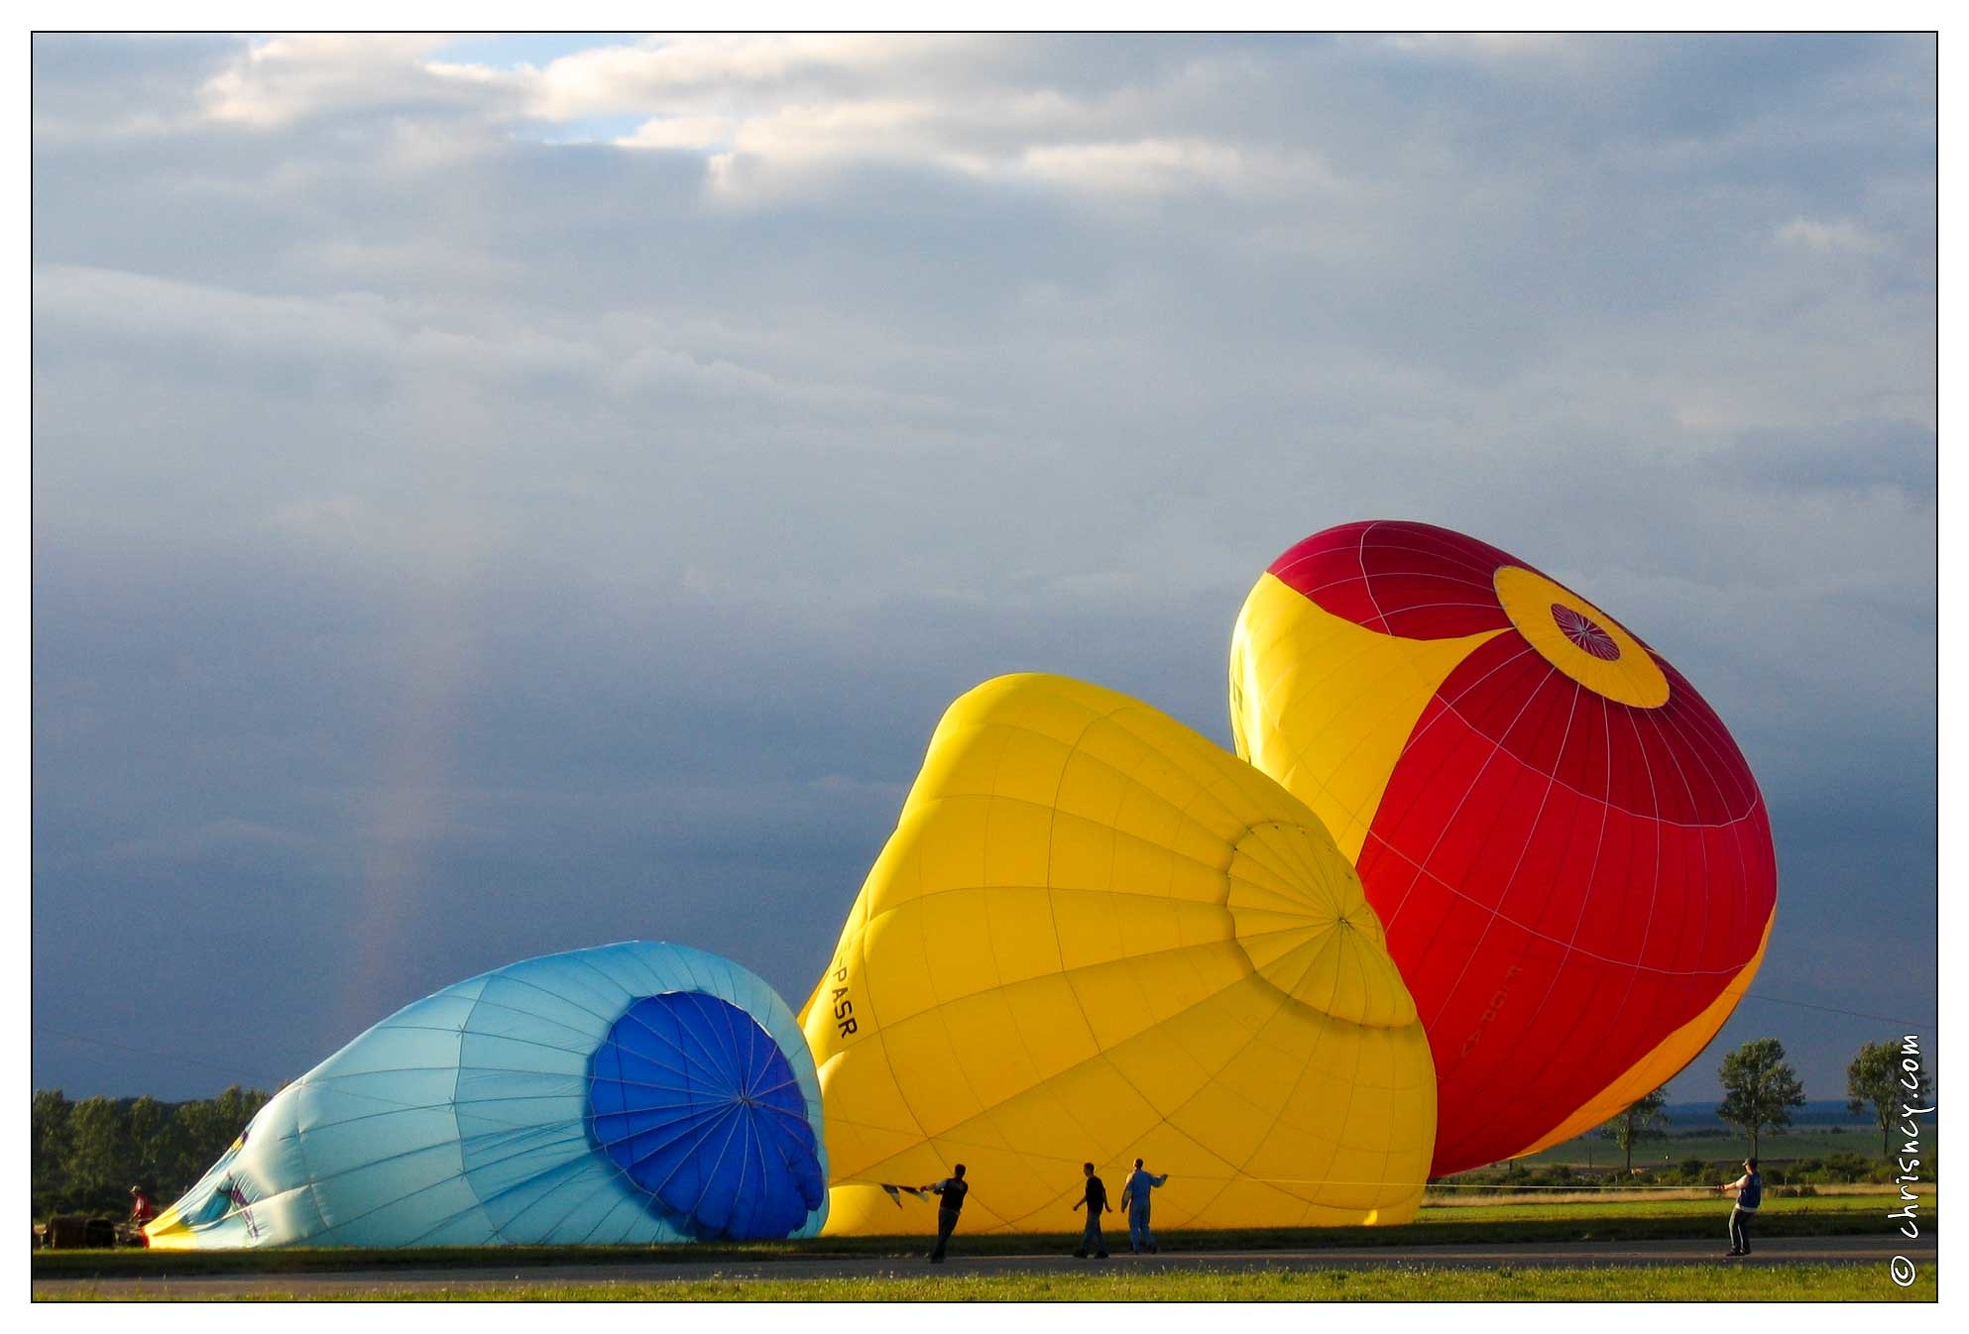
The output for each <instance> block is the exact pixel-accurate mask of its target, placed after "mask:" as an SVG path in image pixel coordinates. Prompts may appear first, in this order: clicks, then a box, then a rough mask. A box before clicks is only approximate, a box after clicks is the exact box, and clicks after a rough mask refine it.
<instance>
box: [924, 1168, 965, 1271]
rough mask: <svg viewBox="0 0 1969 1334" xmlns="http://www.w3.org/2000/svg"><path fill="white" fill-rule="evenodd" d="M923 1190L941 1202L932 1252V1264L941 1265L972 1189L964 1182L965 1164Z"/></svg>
mask: <svg viewBox="0 0 1969 1334" xmlns="http://www.w3.org/2000/svg"><path fill="white" fill-rule="evenodd" d="M923 1189H924V1190H927V1191H929V1192H930V1193H931V1194H933V1195H936V1196H938V1197H939V1198H940V1200H941V1204H940V1205H939V1207H938V1209H937V1248H936V1249H935V1250H934V1251H931V1252H930V1263H931V1264H933V1265H940V1264H942V1263H943V1253H944V1247H946V1246H948V1245H949V1244H950V1234H951V1232H952V1231H953V1230H954V1229H955V1228H956V1227H957V1215H959V1214H961V1213H963V1212H964V1196H965V1195H966V1194H967V1193H968V1192H969V1191H970V1189H971V1188H970V1186H968V1185H966V1184H965V1181H964V1164H962V1163H959V1164H958V1165H957V1166H956V1167H954V1168H952V1169H951V1174H950V1175H949V1176H947V1177H945V1178H944V1179H943V1180H942V1181H939V1182H937V1183H936V1184H935V1185H934V1186H925V1187H923Z"/></svg>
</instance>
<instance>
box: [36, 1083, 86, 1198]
mask: <svg viewBox="0 0 1969 1334" xmlns="http://www.w3.org/2000/svg"><path fill="white" fill-rule="evenodd" d="M74 1106H75V1105H74V1104H73V1103H71V1102H70V1101H69V1100H68V1099H67V1098H66V1097H64V1096H63V1095H62V1091H61V1090H60V1089H36V1090H35V1091H34V1158H33V1169H32V1170H33V1173H34V1178H33V1188H32V1191H31V1194H32V1196H33V1203H34V1212H35V1213H36V1214H48V1213H52V1212H54V1210H55V1208H56V1207H57V1206H58V1204H59V1203H60V1201H61V1197H62V1192H63V1191H64V1190H65V1189H67V1186H68V1157H69V1149H70V1145H71V1143H72V1142H73V1139H74V1133H73V1128H72V1127H71V1126H70V1125H69V1114H70V1113H71V1112H72V1111H73V1110H74Z"/></svg>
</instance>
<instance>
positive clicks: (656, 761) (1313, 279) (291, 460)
mask: <svg viewBox="0 0 1969 1334" xmlns="http://www.w3.org/2000/svg"><path fill="white" fill-rule="evenodd" d="M32 45H33V62H32V103H33V148H32V185H33V201H32V221H33V237H32V251H33V276H32V295H33V353H32V411H33V432H32V445H33V481H32V501H33V526H32V729H33V732H32V760H33V778H32V783H33V803H32V815H31V838H32V845H31V847H32V851H31V858H32V927H31V951H32V963H33V980H32V1002H33V1021H32V1031H33V1038H32V1066H33V1083H34V1086H35V1087H37V1088H48V1087H60V1088H62V1089H64V1090H65V1091H66V1092H67V1093H68V1094H69V1096H71V1097H82V1096H87V1095H92V1094H108V1095H115V1096H131V1095H136V1094H141V1093H149V1094H152V1095H155V1096H158V1097H160V1098H165V1099H167V1100H175V1099H184V1098H194V1097H206V1096H210V1095H212V1094H214V1093H216V1092H218V1091H219V1090H220V1089H222V1088H224V1087H226V1086H227V1085H229V1084H233V1083H242V1084H246V1085H249V1086H256V1087H261V1088H271V1087H273V1086H274V1085H276V1084H277V1083H279V1082H280V1081H282V1080H286V1079H292V1078H295V1077H297V1076H298V1075H300V1074H301V1073H303V1072H304V1071H305V1070H306V1069H308V1068H309V1067H310V1066H312V1065H314V1064H315V1063H316V1062H318V1061H320V1060H321V1059H323V1058H324V1057H326V1056H327V1055H329V1054H330V1053H331V1052H333V1051H334V1050H335V1049H336V1048H338V1047H339V1046H341V1045H342V1044H343V1043H345V1042H347V1041H348V1040H349V1039H351V1038H353V1037H354V1036H355V1035H356V1034H357V1033H359V1032H360V1031H361V1030H363V1029H364V1028H366V1027H367V1026H369V1025H370V1024H372V1023H374V1022H376V1021H377V1020H379V1019H381V1018H383V1017H384V1016H385V1015H387V1014H389V1013H390V1012H392V1011H394V1010H395V1009H397V1008H398V1007H400V1006H402V1005H404V1004H406V1003H408V1002H410V1001H412V1000H415V999H417V998H419V997H421V996H424V995H426V994H428V993H430V992H432V991H435V990H437V989H439V988H441V987H443V986H446V985H448V984H450V983H452V982H455V981H459V980H461V979H463V978H466V977H468V976H471V975H473V974H475V973H478V972H482V971H484V970H486V969H489V968H494V967H497V966H500V965H502V964H505V963H509V962H512V961H514V960H517V959H520V958H525V957H529V956H532V955H537V954H543V953H550V952H555V951H560V950H568V949H577V948H581V947H584V946H590V945H598V944H603V943H606V942H610V941H616V940H623V939H634V938H644V939H667V940H673V941H678V942H681V943H685V944H690V945H694V946H697V947H700V948H704V949H709V950H712V951H714V952H717V953H720V954H724V955H726V956H728V957H731V958H733V959H735V960H737V961H738V962H740V963H742V964H744V965H745V966H747V967H749V968H751V969H753V970H754V971H756V972H758V973H759V974H760V975H762V976H763V977H764V978H765V979H766V980H767V981H768V982H770V983H771V984H772V985H773V986H774V987H775V988H776V989H778V990H779V991H780V993H781V994H782V995H784V996H785V997H786V998H787V999H788V1001H789V1002H790V1003H792V1004H793V1005H794V1006H795V1008H798V1006H799V1005H800V1004H801V1003H802V1001H803V1000H804V999H805V997H806V995H807V993H808V991H809V990H810V989H811V988H812V986H813V983H814V981H815V979H816V978H817V976H818V974H819V971H820V969H821V968H822V967H823V966H824V965H825V963H826V961H827V959H828V958H829V957H830V950H831V947H832V945H833V942H834V939H835V936H836V934H837V933H838V931H839V928H840V925H841V921H842V918H843V917H844V916H845V914H846V912H847V909H848V907H849V905H850V904H851V903H852V901H853V899H854V896H855V893H856V891H857V890H858V888H859V886H860V883H861V880H862V878H863V876H864V875H865V874H866V872H867V870H868V868H869V866H870V864H871V863H872V862H873V860H874V858H875V856H876V854H877V853H878V852H879V850H880V849H881V847H882V845H883V842H884V841H885V839H886V838H887V836H888V834H889V833H890V831H891V830H892V829H893V828H894V824H895V819H896V816H897V813H898V811H899V808H900V806H901V803H902V800H903V797H904V794H905V793H906V792H907V790H908V787H909V784H910V782H911V781H912V779H913V778H914V776H915V773H916V770H917V767H918V765H919V764H920V762H921V759H922V755H923V750H924V747H925V745H926V743H927V742H928V740H929V736H930V733H931V731H932V730H933V729H934V727H935V726H936V723H937V720H938V718H939V716H940V715H941V713H942V711H943V709H944V708H945V707H946V706H947V705H948V704H949V703H950V702H951V701H952V700H953V699H954V698H956V697H957V696H958V695H959V694H961V693H962V692H964V691H965V690H967V689H968V688H970V687H971V686H973V685H976V684H978V683H979V682H982V681H984V680H986V679H989V678H990V677H993V676H997V675H999V674H1002V673H1006V672H1012V671H1049V672H1059V673H1064V674H1066V675H1070V676H1076V677H1081V678H1084V679H1087V680H1091V681H1094V682H1098V683H1100V684H1102V685H1106V686H1109V687H1112V688H1114V689H1117V690H1121V691H1123V692H1125V693H1127V694H1130V695H1133V696H1136V697H1138V698H1140V699H1142V700H1145V701H1147V702H1149V703H1151V704H1153V705H1155V706H1156V707H1158V708H1160V709H1162V710H1164V711H1166V712H1168V713H1170V714H1172V715H1174V716H1175V717H1176V718H1178V719H1180V720H1182V721H1183V722H1185V723H1188V724H1189V725H1191V726H1192V727H1195V728H1196V729H1198V730H1199V731H1201V732H1203V733H1204V734H1205V735H1207V736H1209V737H1211V738H1213V739H1214V740H1216V741H1218V742H1220V743H1221V744H1224V745H1226V746H1228V745H1229V744H1230V728H1229V722H1228V714H1227V704H1226V697H1225V674H1226V660H1227V650H1228V645H1229V639H1230V633H1231V627H1232V624H1233V622H1234V621H1235V619H1236V616H1237V613H1238V609H1239V607H1240V606H1241V604H1242V602H1243V599H1244V596H1245V594H1246V592H1247V591H1249V589H1250V587H1251V586H1252V584H1253V583H1254V582H1255V581H1256V579H1257V578H1258V575H1259V574H1260V573H1261V572H1262V571H1263V570H1264V569H1265V567H1266V566H1267V565H1268V564H1269V563H1270V562H1271V561H1272V560H1273V559H1274V558H1275V557H1276V556H1277V555H1279V554H1280V553H1281V552H1282V551H1284V550H1285V549H1286V548H1287V547H1289V546H1291V545H1292V544H1293V543H1295V542H1297V541H1298V540H1299V539H1300V538H1302V537H1305V536H1307V535H1308V534H1310V533H1313V532H1316V531H1318V530H1320V529H1323V528H1326V527H1329V526H1332V525H1334V524H1339V523H1345V522H1349V521H1352V520H1356V519H1366V518H1406V519H1417V520H1422V521H1425V522H1429V523H1435V524H1440V525H1443V526H1446V527H1449V528H1453V529H1456V530H1458V531H1461V532H1466V533H1469V534H1471V535H1473V536H1476V537H1479V538H1481V539H1483V540H1485V541H1488V542H1491V543H1493V544H1494V545H1497V546H1500V547H1502V548H1503V549H1505V550H1506V551H1509V552H1511V553H1513V554H1514V555H1516V556H1518V557H1520V558H1522V559H1523V560H1524V561H1526V562H1527V563H1529V564H1531V565H1534V566H1537V567H1538V568H1540V569H1542V570H1544V571H1545V572H1546V573H1548V574H1550V575H1552V576H1553V577H1555V578H1557V579H1559V580H1561V581H1563V582H1565V583H1567V584H1569V585H1571V586H1572V587H1574V588H1576V589H1577V590H1579V591H1580V592H1581V593H1582V594H1583V595H1584V596H1586V597H1588V598H1590V599H1592V600H1593V601H1594V602H1596V603H1597V604H1598V605H1600V606H1602V607H1604V608H1606V609H1607V610H1608V611H1609V612H1611V613H1612V614H1614V615H1615V616H1617V617H1618V618H1619V619H1620V620H1621V621H1622V622H1623V623H1624V624H1625V625H1626V626H1627V627H1629V628H1630V629H1631V630H1633V631H1634V632H1635V633H1636V634H1637V635H1639V636H1641V637H1642V638H1644V639H1646V640H1647V641H1648V642H1649V643H1650V644H1651V645H1652V646H1653V647H1654V648H1655V649H1657V650H1658V651H1659V652H1661V653H1662V654H1663V656H1665V657H1666V658H1667V659H1668V660H1669V661H1671V662H1672V663H1674V664H1675V665H1676V667H1677V668H1678V669H1680V670H1681V672H1682V673H1683V674H1684V675H1685V676H1687V677H1688V678H1689V679H1690V680H1691V681H1693V682H1694V683H1695V685H1696V686H1697V687H1698V688H1699V689H1700V690H1701V691H1702V692H1703V694H1704V696H1705V697H1706V698H1707V699H1708V700H1709V702H1710V703H1711V705H1712V706H1714V707H1715V708H1716V710H1717V711H1718V713H1719V714H1720V715H1721V716H1722V717H1723V719H1724V720H1725V721H1726V722H1727V723H1728V724H1729V726H1730V727H1731V729H1732V731H1733V732H1734V734H1735V736H1736V738H1737V740H1738V742H1739V744H1740V745H1741V747H1742V749H1743V751H1744V754H1745V755H1746V757H1747V758H1748V760H1749V761H1750V764H1751V766H1752V768H1753V770H1754V771H1755V773H1756V775H1757V777H1758V780H1759V782H1760V784H1761V786H1762V788H1763V791H1764V794H1765V796H1766V798H1767V800H1768V802H1769V805H1770V810H1771V814H1772V821H1773V826H1774V830H1775V834H1776V839H1777V850H1778V859H1779V866H1780V877H1781V879H1780V892H1779V907H1778V919H1777V926H1776V929H1775V932H1774V935H1773V938H1772V942H1771V946H1770V951H1769V955H1768V958H1767V961H1766V963H1765V965H1764V967H1763V970H1762V972H1761V973H1760V974H1759V975H1758V978H1757V980H1756V983H1755V985H1754V986H1753V988H1752V991H1751V995H1750V996H1749V997H1748V998H1747V999H1746V1000H1745V1002H1744V1003H1743V1004H1742V1005H1741V1006H1740V1007H1739V1008H1738V1010H1737V1012H1736V1014H1735V1016H1734V1017H1733V1018H1732V1019H1731V1020H1730V1022H1729V1023H1728V1024H1727V1025H1726V1026H1725V1027H1724V1029H1723V1031H1722V1033H1721V1034H1720V1035H1719V1037H1718V1039H1717V1040H1716V1042H1715V1043H1713V1044H1712V1045H1711V1047H1710V1049H1709V1050H1708V1051H1706V1052H1705V1053H1704V1054H1703V1055H1702V1056H1701V1057H1699V1058H1697V1060H1696V1061H1695V1062H1694V1064H1693V1065H1692V1066H1691V1067H1690V1068H1689V1069H1688V1070H1687V1071H1686V1072H1685V1073H1684V1074H1683V1075H1681V1076H1680V1077H1678V1078H1677V1080H1676V1081H1675V1082H1674V1083H1673V1085H1671V1090H1670V1092H1671V1097H1672V1098H1673V1099H1675V1100H1701V1099H1708V1098H1713V1097H1715V1096H1717V1087H1716V1079H1715V1068H1716V1065H1717V1063H1718V1062H1719V1061H1720V1059H1721V1055H1722V1053H1723V1052H1724V1051H1725V1050H1727V1049H1728V1048H1729V1047H1732V1046H1735V1045H1736V1044H1737V1043H1739V1042H1741V1041H1743V1040H1745V1039H1747V1038H1751V1037H1761V1036H1776V1037H1779V1038H1780V1039H1781V1040H1782V1041H1783V1042H1784V1044H1785V1046H1786V1049H1787V1051H1788V1052H1789V1053H1790V1055H1791V1057H1792V1058H1793V1061H1794V1064H1795V1065H1796V1066H1797V1068H1798V1070H1799V1073H1800V1074H1801V1076H1802V1077H1803V1079H1804V1081H1805V1085H1806V1090H1807V1093H1808V1094H1809V1095H1810V1096H1812V1097H1815V1098H1834V1097H1842V1096H1843V1095H1844V1070H1845V1065H1846V1062H1847V1061H1848V1060H1849V1059H1850V1058H1851V1056H1852V1054H1853V1052H1854V1050H1856V1049H1857V1047H1858V1046H1859V1045H1860V1044H1861V1043H1862V1042H1865V1041H1869V1040H1876V1039H1879V1038H1883V1037H1886V1036H1888V1035H1890V1034H1899V1033H1902V1032H1905V1031H1918V1032H1920V1033H1921V1034H1922V1035H1923V1037H1924V1040H1930V1041H1931V1040H1932V1037H1933V1026H1934V1024H1935V1022H1936V987H1937V967H1936V963H1937V959H1936V952H1937V937H1936V912H1937V891H1936V885H1937V860H1936V843H1937V832H1938V830H1937V779H1936V769H1937V745H1936V729H1937V712H1936V707H1937V685H1936V682H1937V674H1936V663H1937V629H1936V626H1937V615H1936V611H1937V577H1936V570H1937V522H1936V513H1937V504H1936V501H1937V493H1936V475H1937V456H1936V438H1937V436H1936V395H1937V380H1936V353H1937V343H1936V321H1937V285H1936V284H1937V264H1936V248H1937V230H1936V210H1937V194H1936V188H1937V187H1936V45H1935V41H1934V39H1933V38H1931V37H1926V36H1880V37H1874V36H1838V35H1833V36H1791V37H1767V36H1755V35H1742V36H1684V37H1646V36H1643V37H1635V36H1577V37H1535V36H1524V35H1519V36H1508V37H1489V38H1486V37H1479V36H1465V37H1426V36H1419V35H1410V36H1388V37H1375V36H1365V35H1355V36H1342V37H1319V36H1302V37H1217V38H1208V37H1204V38H1161V37H1101V36H1094V37H960V36H931V37H895V36H848V35H841V36H807V37H779V36H768V35H752V36H732V37H718V36H701V35H700V36H686V37H648V38H636V37H626V36H625V37H592V38H590V37H569V36H552V37H496V36H493V37H484V36H479V37H471V38H462V37H449V38H447V37H434V38H425V37H400V36H399V37H377V36H368V37H362V36H331V37H319V38H310V37H298V36H285V37H277V38H271V39H268V38H245V37H225V36H193V37H115V36H43V37H37V38H35V39H34V41H33V44H32Z"/></svg>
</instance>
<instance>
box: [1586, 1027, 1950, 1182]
mask: <svg viewBox="0 0 1969 1334" xmlns="http://www.w3.org/2000/svg"><path fill="white" fill-rule="evenodd" d="M1716 1077H1717V1079H1718V1080H1719V1081H1720V1082H1721V1084H1722V1086H1723V1101H1722V1102H1721V1103H1719V1104H1718V1105H1717V1108H1716V1117H1717V1119H1718V1120H1720V1121H1722V1122H1723V1123H1724V1124H1726V1125H1731V1126H1735V1127H1736V1128H1737V1129H1738V1130H1740V1131H1742V1132H1743V1134H1744V1138H1745V1141H1746V1143H1747V1145H1748V1148H1749V1152H1748V1153H1746V1154H1745V1155H1744V1156H1745V1157H1747V1158H1755V1157H1756V1156H1757V1142H1758V1139H1759V1138H1760V1137H1761V1135H1762V1134H1763V1132H1764V1131H1766V1130H1782V1129H1783V1128H1784V1127H1786V1126H1788V1125H1790V1124H1791V1109H1792V1108H1794V1107H1803V1106H1804V1105H1805V1086H1804V1085H1803V1084H1802V1083H1801V1082H1800V1081H1799V1079H1798V1072H1797V1071H1796V1070H1794V1069H1792V1067H1791V1062H1789V1061H1787V1060H1786V1059H1785V1055H1784V1044H1783V1043H1781V1042H1779V1041H1778V1040H1777V1039H1776V1038H1752V1039H1751V1040H1750V1041H1748V1042H1746V1043H1744V1044H1743V1045H1742V1046H1741V1047H1738V1048H1737V1049H1736V1050H1735V1051H1732V1052H1730V1053H1728V1054H1727V1055H1725V1056H1724V1057H1723V1063H1722V1064H1721V1065H1720V1066H1718V1067H1717V1069H1716ZM1933 1090H1934V1085H1933V1083H1932V1082H1931V1081H1930V1080H1929V1078H1928V1073H1927V1070H1926V1068H1925V1067H1924V1065H1923V1063H1922V1061H1921V1058H1920V1056H1919V1054H1918V1053H1916V1052H1915V1051H1914V1049H1913V1047H1912V1045H1911V1042H1910V1040H1906V1039H1900V1038H1889V1039H1888V1040H1887V1041H1885V1042H1869V1043H1866V1044H1865V1045H1864V1046H1862V1047H1861V1048H1860V1050H1859V1052H1858V1054H1857V1055H1855V1056H1854V1057H1853V1059H1852V1061H1851V1063H1850V1064H1848V1065H1847V1067H1846V1109H1847V1110H1848V1111H1850V1112H1852V1113H1853V1114H1854V1115H1856V1116H1857V1115H1858V1114H1859V1113H1861V1112H1864V1111H1866V1110H1867V1109H1868V1108H1871V1109H1872V1111H1873V1117H1874V1122H1875V1124H1877V1125H1878V1126H1879V1127H1880V1153H1881V1156H1882V1157H1889V1156H1891V1155H1892V1152H1893V1135H1894V1129H1895V1127H1897V1126H1898V1125H1899V1124H1900V1123H1901V1121H1902V1120H1903V1116H1902V1108H1903V1107H1904V1106H1915V1107H1926V1106H1927V1105H1929V1095H1930V1094H1931V1093H1932V1092H1933ZM1667 1104H1668V1093H1667V1090H1666V1089H1665V1088H1658V1089H1656V1090H1655V1091H1654V1092H1652V1093H1650V1094H1648V1095H1647V1096H1646V1097H1643V1098H1641V1099H1639V1100H1638V1101H1636V1102H1635V1103H1634V1104H1633V1105H1632V1106H1630V1107H1629V1108H1628V1109H1627V1110H1626V1111H1624V1112H1622V1113H1620V1114H1619V1115H1618V1116H1616V1117H1614V1118H1613V1119H1612V1120H1611V1121H1608V1122H1607V1123H1606V1124H1605V1125H1603V1126H1601V1127H1600V1131H1599V1133H1600V1134H1601V1135H1602V1136H1604V1137H1605V1138H1607V1139H1610V1140H1612V1141H1614V1142H1615V1143H1616V1144H1618V1145H1619V1146H1620V1149H1621V1152H1622V1154H1623V1155H1624V1157H1625V1161H1624V1163H1623V1167H1624V1169H1625V1170H1626V1171H1627V1172H1628V1173H1630V1174H1631V1173H1632V1172H1633V1170H1634V1146H1635V1145H1636V1144H1637V1143H1640V1142H1641V1141H1643V1140H1649V1139H1662V1138H1665V1137H1666V1136H1667V1133H1668V1113H1667V1110H1666V1109H1667Z"/></svg>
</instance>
